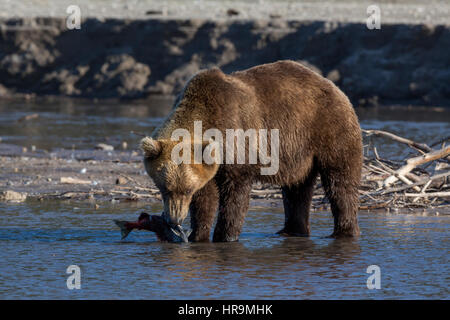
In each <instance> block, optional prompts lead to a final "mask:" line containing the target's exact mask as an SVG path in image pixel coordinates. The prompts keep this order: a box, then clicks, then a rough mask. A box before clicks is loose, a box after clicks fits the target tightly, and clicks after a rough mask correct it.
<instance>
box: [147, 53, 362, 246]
mask: <svg viewBox="0 0 450 320" xmlns="http://www.w3.org/2000/svg"><path fill="white" fill-rule="evenodd" d="M196 120H201V121H202V123H203V131H205V130H207V129H208V128H217V129H219V130H220V131H222V133H223V136H224V137H225V129H238V128H240V129H243V130H244V131H245V130H247V129H250V128H252V129H256V130H258V129H269V130H270V129H279V130H280V132H279V133H280V150H279V156H280V157H279V159H280V161H279V171H278V173H277V174H276V175H273V176H262V175H260V167H261V166H260V165H259V164H256V165H249V164H242V165H240V164H232V165H230V164H224V165H220V166H219V167H217V168H215V167H213V166H208V165H196V167H195V173H196V174H195V176H196V178H197V179H200V180H202V188H201V189H200V190H198V191H196V193H195V194H194V195H193V196H191V197H190V199H187V200H189V206H190V214H191V221H192V228H193V232H192V234H191V236H190V240H191V241H208V240H209V234H210V230H211V227H212V224H213V222H214V216H215V213H216V211H217V210H218V217H217V223H216V226H215V230H214V236H213V240H214V241H235V240H238V238H239V234H240V232H241V229H242V225H243V223H244V218H245V214H246V213H247V210H248V206H249V198H250V191H251V186H252V184H253V183H254V182H256V181H259V182H263V183H271V184H277V185H280V186H281V187H282V193H283V203H284V208H285V226H284V229H283V230H281V231H280V232H281V233H283V234H288V235H309V234H310V227H309V210H310V204H311V199H312V192H313V186H314V183H315V181H316V177H317V176H318V175H320V177H321V181H322V185H323V187H324V189H325V192H326V195H327V197H328V199H329V201H330V204H331V211H332V213H333V217H334V232H333V236H336V237H337V236H355V235H358V234H359V228H358V222H357V208H358V186H359V183H360V176H361V166H362V142H361V131H360V127H359V124H358V119H357V117H356V115H355V112H354V110H353V107H352V105H351V103H350V101H349V100H348V98H347V97H346V96H345V94H344V93H342V92H341V91H340V90H339V89H338V88H337V87H336V86H335V85H334V84H333V83H332V82H330V81H329V80H327V79H325V78H323V77H322V76H320V75H318V74H317V73H315V72H313V71H311V70H310V69H308V68H306V67H304V66H302V65H301V64H298V63H296V62H292V61H279V62H276V63H271V64H265V65H260V66H256V67H254V68H251V69H248V70H244V71H239V72H235V73H232V74H230V75H226V74H224V73H222V72H221V71H220V70H219V69H217V68H213V69H210V70H206V71H202V72H200V73H199V74H197V75H196V76H195V77H193V78H192V79H191V80H190V81H189V82H188V84H187V85H186V87H185V89H184V91H183V92H182V94H180V96H179V97H178V98H177V101H176V103H175V106H174V109H173V110H172V113H171V115H170V116H169V117H168V118H167V120H166V121H165V122H164V124H163V125H162V126H161V127H160V128H158V129H157V130H156V132H155V133H154V134H153V138H154V139H156V140H159V141H167V140H170V137H171V133H172V131H173V130H175V129H178V128H185V129H188V130H189V131H190V132H191V133H192V134H193V123H194V121H196ZM268 143H269V150H271V149H270V139H268ZM170 146H171V144H170V143H169V142H167V143H165V144H163V147H162V150H160V154H159V155H158V157H156V158H154V159H151V161H150V160H149V159H147V160H146V161H145V162H146V167H147V171H148V172H149V174H150V176H151V177H152V178H153V179H154V180H155V182H156V183H157V185H158V187H160V189H161V188H164V187H165V183H167V177H168V176H171V175H170V174H169V175H168V174H167V172H166V173H165V174H164V177H163V176H161V175H162V174H161V173H160V172H162V171H160V172H159V173H158V174H156V173H155V172H156V171H155V170H153V171H152V169H151V168H150V167H153V166H162V165H164V164H167V162H168V161H169V160H170V151H171V147H170ZM225 151H226V148H225V147H224V152H225ZM149 169H150V170H149ZM170 170H173V171H174V172H172V175H174V176H176V177H178V178H177V179H179V182H173V181H172V186H173V184H174V183H175V184H177V183H178V188H179V189H181V191H183V189H186V188H189V187H190V186H189V183H190V182H189V179H188V178H189V177H187V176H186V175H184V176H183V174H181V173H180V172H181V171H182V170H183V169H181V168H176V167H171V169H169V171H170ZM166 171H167V169H166ZM175 171H176V173H175ZM180 174H181V176H180ZM183 179H185V180H183ZM203 180H204V181H203ZM161 191H162V192H164V190H161Z"/></svg>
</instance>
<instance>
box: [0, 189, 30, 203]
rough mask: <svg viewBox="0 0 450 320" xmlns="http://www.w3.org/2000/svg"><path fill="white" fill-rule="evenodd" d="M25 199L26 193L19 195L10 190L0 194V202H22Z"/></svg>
mask: <svg viewBox="0 0 450 320" xmlns="http://www.w3.org/2000/svg"><path fill="white" fill-rule="evenodd" d="M26 199H27V194H26V193H20V192H16V191H12V190H6V191H2V192H0V200H2V201H14V202H23V201H25V200H26Z"/></svg>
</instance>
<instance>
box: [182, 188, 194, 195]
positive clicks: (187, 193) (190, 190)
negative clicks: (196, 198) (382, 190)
mask: <svg viewBox="0 0 450 320" xmlns="http://www.w3.org/2000/svg"><path fill="white" fill-rule="evenodd" d="M193 192H194V189H187V190H186V191H185V192H184V194H185V195H187V196H188V195H190V194H192V193H193Z"/></svg>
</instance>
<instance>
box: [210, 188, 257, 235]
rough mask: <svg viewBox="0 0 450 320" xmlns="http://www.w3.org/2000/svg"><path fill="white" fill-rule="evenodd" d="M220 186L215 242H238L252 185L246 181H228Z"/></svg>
mask: <svg viewBox="0 0 450 320" xmlns="http://www.w3.org/2000/svg"><path fill="white" fill-rule="evenodd" d="M218 185H219V186H220V190H219V197H220V198H219V214H218V216H217V223H216V227H215V228H214V235H213V241H214V242H230V241H237V240H238V239H239V235H240V234H241V230H242V226H243V225H244V219H245V215H246V213H247V211H248V206H249V202H250V191H251V189H252V184H251V183H249V182H244V181H240V182H236V181H227V182H221V183H218Z"/></svg>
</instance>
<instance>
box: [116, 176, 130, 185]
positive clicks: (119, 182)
mask: <svg viewBox="0 0 450 320" xmlns="http://www.w3.org/2000/svg"><path fill="white" fill-rule="evenodd" d="M127 182H128V180H127V179H126V178H124V177H118V178H117V179H116V184H126V183H127Z"/></svg>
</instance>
